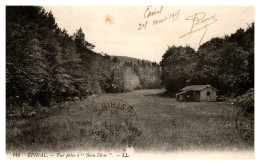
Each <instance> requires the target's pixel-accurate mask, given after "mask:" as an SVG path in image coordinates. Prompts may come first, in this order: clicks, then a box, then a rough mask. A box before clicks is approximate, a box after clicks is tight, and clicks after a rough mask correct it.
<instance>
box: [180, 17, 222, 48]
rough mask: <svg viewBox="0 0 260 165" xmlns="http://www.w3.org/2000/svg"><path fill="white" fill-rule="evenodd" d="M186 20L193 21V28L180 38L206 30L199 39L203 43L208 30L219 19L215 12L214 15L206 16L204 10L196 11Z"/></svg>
mask: <svg viewBox="0 0 260 165" xmlns="http://www.w3.org/2000/svg"><path fill="white" fill-rule="evenodd" d="M185 20H188V21H192V24H191V29H190V31H189V32H188V33H186V34H184V35H182V36H180V38H183V37H186V36H188V35H190V34H193V33H195V32H198V31H201V30H204V33H203V35H202V37H201V39H200V41H199V45H200V44H201V42H202V40H203V38H204V36H205V34H206V32H207V31H208V27H209V26H210V25H212V24H214V23H215V22H217V21H218V20H217V19H216V15H215V14H214V15H213V16H210V17H206V13H204V12H201V13H195V14H193V15H191V16H189V17H188V18H186V19H185Z"/></svg>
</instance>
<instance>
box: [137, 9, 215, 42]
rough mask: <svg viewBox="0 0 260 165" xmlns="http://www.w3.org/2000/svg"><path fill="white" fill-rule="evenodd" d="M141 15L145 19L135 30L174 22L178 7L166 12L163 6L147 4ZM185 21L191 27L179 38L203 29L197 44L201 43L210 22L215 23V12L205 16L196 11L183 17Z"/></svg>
mask: <svg viewBox="0 0 260 165" xmlns="http://www.w3.org/2000/svg"><path fill="white" fill-rule="evenodd" d="M143 17H144V19H145V21H144V22H141V23H139V24H138V28H137V30H146V29H147V28H148V27H149V26H150V27H155V26H158V25H161V24H164V23H166V22H174V21H176V20H177V19H178V18H179V17H180V9H179V10H177V11H173V12H172V13H167V12H165V11H164V7H163V6H161V7H153V6H151V5H149V6H147V7H146V8H145V10H144V13H143ZM185 21H189V22H190V23H191V28H190V30H189V31H188V32H187V33H185V34H183V35H181V36H180V37H179V38H184V37H186V36H188V35H191V34H193V33H196V32H199V31H203V32H204V33H203V34H202V36H201V38H200V40H199V45H201V43H202V41H203V38H204V36H205V35H206V33H207V31H208V28H209V27H210V26H211V25H212V24H214V23H216V22H217V21H218V19H217V18H216V14H214V15H210V16H207V14H206V13H205V12H198V13H195V14H193V15H191V16H189V17H187V18H185Z"/></svg>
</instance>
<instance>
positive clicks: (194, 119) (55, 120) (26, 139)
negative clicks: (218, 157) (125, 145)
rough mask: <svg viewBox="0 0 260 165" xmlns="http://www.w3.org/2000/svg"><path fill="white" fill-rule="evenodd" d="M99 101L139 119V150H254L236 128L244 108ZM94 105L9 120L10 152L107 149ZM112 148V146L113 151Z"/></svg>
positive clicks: (129, 97) (153, 95)
mask: <svg viewBox="0 0 260 165" xmlns="http://www.w3.org/2000/svg"><path fill="white" fill-rule="evenodd" d="M94 99H96V100H99V101H102V100H104V101H105V100H113V99H120V100H123V101H124V102H127V103H128V104H129V105H131V106H132V107H133V108H134V110H135V112H136V114H137V117H138V122H139V126H140V128H139V129H140V131H141V135H140V137H139V138H138V140H137V141H136V143H135V146H134V149H135V151H151V152H153V151H162V152H163V151H165V152H171V151H192V150H203V151H207V150H211V151H212V150H214V151H222V150H226V151H227V150H228V151H245V150H249V151H253V149H254V148H253V146H252V145H250V144H248V143H247V142H245V141H244V140H243V139H242V138H241V137H240V136H239V134H238V131H237V129H236V121H235V120H236V115H237V113H238V111H239V108H238V107H236V106H234V105H231V104H230V103H229V102H178V101H176V99H175V98H171V97H168V96H166V95H164V94H163V90H162V89H152V90H136V91H133V92H129V93H117V94H103V95H100V96H98V97H96V98H94ZM89 106H90V100H83V101H77V102H66V103H64V104H62V105H55V106H53V107H51V108H49V110H51V112H49V113H48V114H47V115H46V114H42V115H41V114H39V115H37V116H35V117H30V118H25V119H24V118H23V119H14V118H13V119H11V118H10V119H7V121H6V149H7V151H66V150H91V149H95V150H102V149H105V148H107V147H108V145H107V144H101V143H95V142H93V140H91V136H92V135H91V123H90V116H91V111H90V110H89V108H88V107H89ZM110 147H111V146H110Z"/></svg>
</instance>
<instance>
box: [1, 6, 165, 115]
mask: <svg viewBox="0 0 260 165" xmlns="http://www.w3.org/2000/svg"><path fill="white" fill-rule="evenodd" d="M86 38H87V37H86V36H85V34H84V32H83V31H82V29H81V28H79V30H77V31H76V32H75V33H74V35H72V36H70V35H69V34H68V33H67V31H66V30H65V29H60V28H59V27H58V25H57V24H56V22H55V18H54V16H53V14H52V13H51V12H46V11H45V10H44V9H43V7H39V6H7V7H6V107H7V112H13V111H20V110H21V111H22V110H27V109H30V108H29V107H38V106H50V105H52V104H53V103H56V102H63V101H65V100H68V98H79V99H83V98H84V97H87V96H89V95H92V94H94V93H96V94H101V93H104V92H126V91H132V90H134V89H143V88H158V87H160V67H159V65H158V64H156V63H154V64H153V65H146V63H145V64H144V63H142V62H141V63H137V64H133V63H132V61H130V62H129V61H128V60H126V61H125V62H124V63H123V64H122V62H119V61H117V60H115V58H113V59H111V57H110V56H109V55H107V54H100V53H96V52H95V51H93V48H94V47H95V45H94V44H92V43H91V42H89V41H87V40H86ZM129 59H130V58H129Z"/></svg>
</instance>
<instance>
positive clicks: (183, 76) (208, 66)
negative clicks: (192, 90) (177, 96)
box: [160, 23, 254, 97]
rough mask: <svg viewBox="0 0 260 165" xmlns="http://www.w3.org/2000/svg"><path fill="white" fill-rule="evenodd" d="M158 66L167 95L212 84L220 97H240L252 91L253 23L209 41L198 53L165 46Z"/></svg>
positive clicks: (189, 49)
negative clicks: (185, 88)
mask: <svg viewBox="0 0 260 165" xmlns="http://www.w3.org/2000/svg"><path fill="white" fill-rule="evenodd" d="M160 66H161V69H162V75H161V80H162V84H163V85H164V86H165V88H166V91H167V92H174V93H176V92H179V91H180V89H181V88H183V87H185V86H187V85H196V84H197V85H203V84H211V85H212V86H213V87H215V88H217V89H218V90H219V94H220V95H226V96H233V97H236V96H239V95H242V94H244V93H245V92H246V91H247V90H250V88H254V23H252V24H250V25H248V27H247V28H246V29H241V28H240V29H238V30H237V31H236V32H235V33H233V34H230V35H225V36H224V37H216V38H212V39H211V40H210V41H208V42H206V43H204V44H203V45H201V46H200V47H199V48H198V50H197V51H195V50H194V49H193V48H191V47H190V46H185V47H183V46H175V45H173V46H171V47H168V49H167V51H166V52H165V53H164V55H163V58H162V61H161V62H160ZM250 91H252V90H250Z"/></svg>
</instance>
